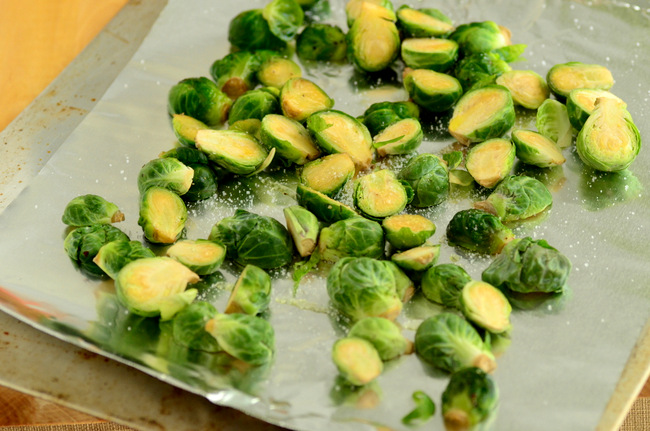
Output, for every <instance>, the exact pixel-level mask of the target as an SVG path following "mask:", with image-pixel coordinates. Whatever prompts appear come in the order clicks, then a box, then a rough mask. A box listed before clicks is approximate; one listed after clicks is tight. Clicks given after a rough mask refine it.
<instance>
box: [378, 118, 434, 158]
mask: <svg viewBox="0 0 650 431" xmlns="http://www.w3.org/2000/svg"><path fill="white" fill-rule="evenodd" d="M422 139H424V133H423V132H422V125H421V124H420V122H419V121H418V120H416V119H415V118H405V119H403V120H399V121H397V122H395V123H393V124H391V125H390V126H388V127H386V128H385V129H384V130H382V131H381V132H379V133H378V134H377V135H375V137H374V138H373V140H372V145H373V147H375V149H376V150H377V154H378V155H379V156H380V157H384V156H387V155H395V154H408V153H411V152H413V151H415V150H416V149H417V148H418V147H419V146H420V144H421V143H422Z"/></svg>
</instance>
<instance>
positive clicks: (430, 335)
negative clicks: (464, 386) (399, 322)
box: [415, 313, 497, 373]
mask: <svg viewBox="0 0 650 431" xmlns="http://www.w3.org/2000/svg"><path fill="white" fill-rule="evenodd" d="M415 351H416V352H417V354H418V355H419V356H420V357H421V358H422V359H423V360H424V361H426V362H428V363H429V364H431V365H433V366H435V367H437V368H440V369H442V370H444V371H448V372H450V373H453V372H456V371H458V370H460V369H461V368H465V367H478V368H480V369H481V370H483V371H485V372H487V373H489V372H492V371H493V370H494V369H496V366H497V364H496V361H495V360H494V355H493V354H492V352H490V348H489V347H488V346H487V345H486V344H485V343H484V342H483V339H481V336H480V335H479V334H478V332H477V331H476V329H474V327H473V326H472V325H471V324H470V323H469V322H467V320H465V319H463V318H462V317H460V316H458V315H456V314H452V313H440V314H438V315H436V316H432V317H429V318H427V319H426V320H425V321H424V322H422V323H421V324H420V326H419V327H418V329H417V331H416V332H415Z"/></svg>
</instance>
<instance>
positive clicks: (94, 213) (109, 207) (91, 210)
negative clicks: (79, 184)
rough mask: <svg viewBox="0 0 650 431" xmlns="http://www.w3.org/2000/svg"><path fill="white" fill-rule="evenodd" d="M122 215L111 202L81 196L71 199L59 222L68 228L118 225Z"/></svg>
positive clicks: (101, 198) (97, 197)
mask: <svg viewBox="0 0 650 431" xmlns="http://www.w3.org/2000/svg"><path fill="white" fill-rule="evenodd" d="M123 220H124V214H123V213H122V211H120V209H119V208H118V207H117V205H115V204H114V203H112V202H109V201H107V200H106V199H104V198H103V197H101V196H97V195H92V194H88V195H82V196H77V197H76V198H74V199H72V200H71V201H70V202H68V204H67V205H66V206H65V209H64V210H63V215H62V216H61V221H62V222H63V223H65V224H67V225H68V226H90V225H94V224H110V223H118V222H121V221H123Z"/></svg>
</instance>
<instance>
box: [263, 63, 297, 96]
mask: <svg viewBox="0 0 650 431" xmlns="http://www.w3.org/2000/svg"><path fill="white" fill-rule="evenodd" d="M301 76H302V70H301V69H300V66H298V65H297V64H296V63H295V62H294V61H293V60H290V59H288V58H283V57H271V58H269V59H268V60H266V61H265V62H264V63H263V64H262V65H261V66H260V70H259V71H258V72H257V79H258V80H259V81H260V83H261V84H262V85H264V86H266V87H274V88H282V86H283V85H284V84H285V83H286V82H287V81H288V80H290V79H291V78H299V77H301Z"/></svg>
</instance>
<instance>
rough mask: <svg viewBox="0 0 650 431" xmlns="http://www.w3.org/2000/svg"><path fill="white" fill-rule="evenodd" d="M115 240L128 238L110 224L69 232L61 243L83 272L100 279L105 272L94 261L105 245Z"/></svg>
mask: <svg viewBox="0 0 650 431" xmlns="http://www.w3.org/2000/svg"><path fill="white" fill-rule="evenodd" d="M117 240H121V241H128V240H129V237H128V236H127V235H126V234H125V233H124V232H122V231H121V230H119V229H118V228H116V227H114V226H112V225H110V224H103V223H102V224H94V225H90V226H82V227H79V228H77V229H75V230H73V231H71V232H70V233H69V234H68V235H67V236H66V237H65V240H64V241H63V248H64V249H65V252H66V253H67V254H68V256H69V257H70V259H72V260H73V261H75V262H76V263H77V264H78V265H79V266H80V267H81V268H82V269H83V270H84V271H86V272H87V273H89V274H91V275H94V276H96V277H101V276H103V275H104V273H105V271H104V270H103V268H102V267H101V266H98V265H97V262H95V260H94V259H95V257H96V256H97V254H98V253H99V251H100V250H101V249H102V247H103V246H104V245H105V244H108V243H110V242H112V241H117ZM107 274H108V275H109V276H110V274H109V273H107Z"/></svg>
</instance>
